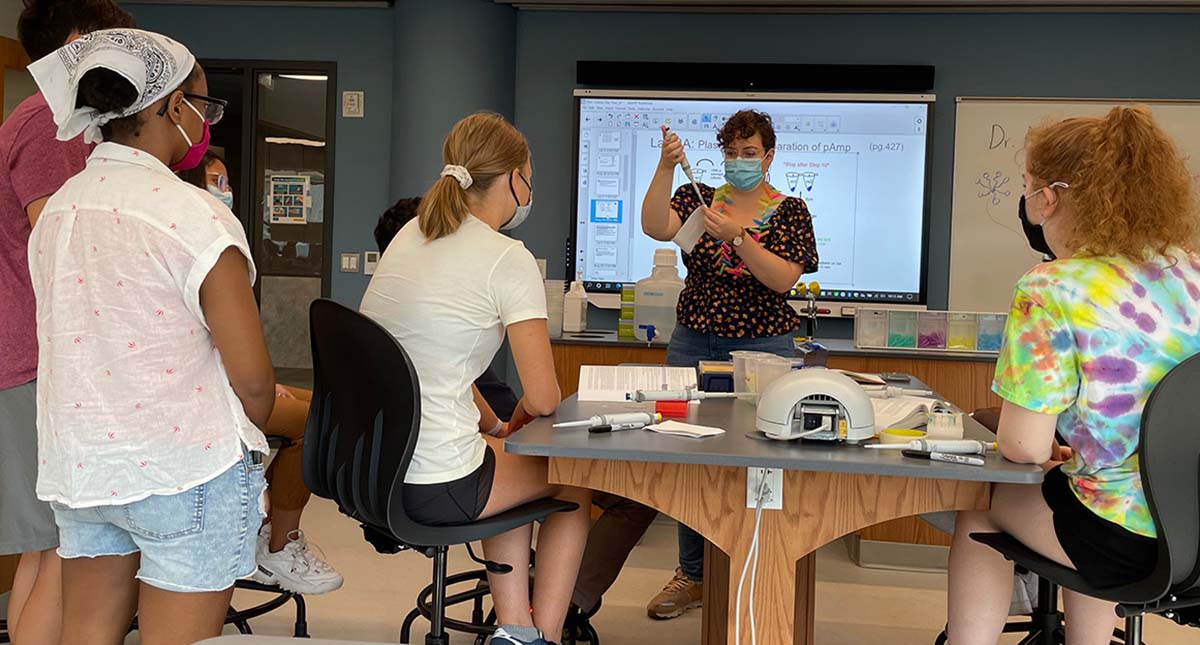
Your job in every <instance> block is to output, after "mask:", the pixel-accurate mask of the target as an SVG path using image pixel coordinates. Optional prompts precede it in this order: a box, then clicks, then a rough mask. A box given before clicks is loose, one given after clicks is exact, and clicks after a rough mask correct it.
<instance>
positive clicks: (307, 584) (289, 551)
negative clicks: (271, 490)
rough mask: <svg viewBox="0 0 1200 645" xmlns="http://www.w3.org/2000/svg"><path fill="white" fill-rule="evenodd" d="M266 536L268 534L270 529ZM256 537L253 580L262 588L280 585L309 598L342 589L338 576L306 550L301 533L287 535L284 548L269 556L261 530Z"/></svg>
mask: <svg viewBox="0 0 1200 645" xmlns="http://www.w3.org/2000/svg"><path fill="white" fill-rule="evenodd" d="M267 534H268V535H269V534H270V533H269V529H267ZM259 536H260V539H259V543H258V557H257V559H258V568H257V569H255V570H254V579H255V580H257V581H259V582H261V583H263V584H265V585H279V586H280V587H282V588H284V589H287V590H288V591H291V592H293V593H300V594H308V595H313V594H323V593H329V592H330V591H336V590H337V589H339V588H341V586H342V582H343V580H342V576H341V574H339V573H338V572H337V571H336V570H334V568H333V567H331V566H329V564H328V563H327V562H325V561H324V560H322V559H321V558H320V557H318V556H317V555H316V554H315V553H313V552H312V551H311V550H310V549H309V548H308V546H309V545H308V540H306V539H305V538H304V532H303V531H292V532H291V533H289V534H288V540H289V542H288V543H287V546H285V547H283V549H281V550H280V551H279V552H278V553H271V550H270V548H269V545H270V542H269V540H264V539H262V532H261V531H260V533H259ZM313 546H316V545H313ZM317 548H318V550H319V549H320V547H317ZM322 555H324V553H322Z"/></svg>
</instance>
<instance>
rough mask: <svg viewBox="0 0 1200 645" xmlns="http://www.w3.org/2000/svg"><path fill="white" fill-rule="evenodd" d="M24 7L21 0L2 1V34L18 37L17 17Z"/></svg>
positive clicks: (0, 33) (0, 14)
mask: <svg viewBox="0 0 1200 645" xmlns="http://www.w3.org/2000/svg"><path fill="white" fill-rule="evenodd" d="M22 8H23V5H22V3H21V0H3V1H0V36H5V37H8V38H12V39H14V40H15V39H16V37H17V17H18V16H20V15H21V9H22Z"/></svg>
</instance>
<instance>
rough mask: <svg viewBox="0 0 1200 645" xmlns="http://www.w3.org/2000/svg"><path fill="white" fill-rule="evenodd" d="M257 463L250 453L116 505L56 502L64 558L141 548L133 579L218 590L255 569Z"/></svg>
mask: <svg viewBox="0 0 1200 645" xmlns="http://www.w3.org/2000/svg"><path fill="white" fill-rule="evenodd" d="M265 488H266V480H265V479H264V478H263V467H262V464H261V463H259V464H256V463H254V460H253V459H252V458H251V455H250V453H249V452H247V453H246V454H245V455H244V456H243V458H242V459H241V460H240V461H238V462H237V463H235V464H234V465H233V466H231V467H230V468H229V469H228V470H226V471H225V472H223V473H221V474H219V475H217V477H216V478H214V479H211V480H209V481H208V482H205V483H203V484H199V485H196V486H193V487H192V488H189V489H187V490H184V491H182V492H179V493H176V494H174V495H151V496H150V497H147V498H146V499H143V500H140V501H136V502H130V503H128V504H121V505H117V506H92V507H88V508H69V507H67V506H64V505H63V504H59V503H57V502H54V503H52V504H51V506H52V507H53V508H54V519H55V521H56V522H57V523H58V533H59V541H60V543H61V544H60V546H59V547H58V554H59V555H60V556H61V557H62V558H64V559H68V560H69V559H73V558H97V557H102V556H111V555H129V554H132V553H138V552H139V551H140V552H141V563H140V564H139V566H138V571H137V578H138V580H141V581H142V582H144V583H146V584H148V585H151V586H153V587H157V588H159V589H164V590H166V591H174V592H180V593H195V592H206V591H221V590H224V589H228V588H229V587H232V586H233V583H234V581H236V580H237V579H238V578H243V577H245V576H248V575H250V574H251V573H253V572H254V566H255V561H254V552H255V546H256V544H257V536H258V529H259V526H261V525H262V520H263V512H262V504H263V496H262V494H263V490H264V489H265Z"/></svg>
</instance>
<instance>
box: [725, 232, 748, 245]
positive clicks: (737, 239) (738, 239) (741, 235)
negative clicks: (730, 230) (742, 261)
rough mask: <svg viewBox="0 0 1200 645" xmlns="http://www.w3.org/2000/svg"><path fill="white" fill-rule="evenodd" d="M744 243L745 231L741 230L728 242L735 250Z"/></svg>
mask: <svg viewBox="0 0 1200 645" xmlns="http://www.w3.org/2000/svg"><path fill="white" fill-rule="evenodd" d="M745 241H746V229H742V230H741V231H739V232H738V234H737V235H735V236H734V237H733V239H732V240H730V241H729V243H730V244H732V245H733V248H735V249H736V248H738V247H740V246H741V245H742V242H745Z"/></svg>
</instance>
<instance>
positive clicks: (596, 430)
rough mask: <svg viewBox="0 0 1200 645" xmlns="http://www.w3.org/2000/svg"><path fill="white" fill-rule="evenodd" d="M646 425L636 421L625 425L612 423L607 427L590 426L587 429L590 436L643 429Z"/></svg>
mask: <svg viewBox="0 0 1200 645" xmlns="http://www.w3.org/2000/svg"><path fill="white" fill-rule="evenodd" d="M645 427H646V424H645V423H641V422H638V421H630V422H626V423H613V424H609V425H600V426H592V427H590V428H588V432H590V433H592V434H607V433H609V432H620V431H622V430H638V429H640V428H645Z"/></svg>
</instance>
